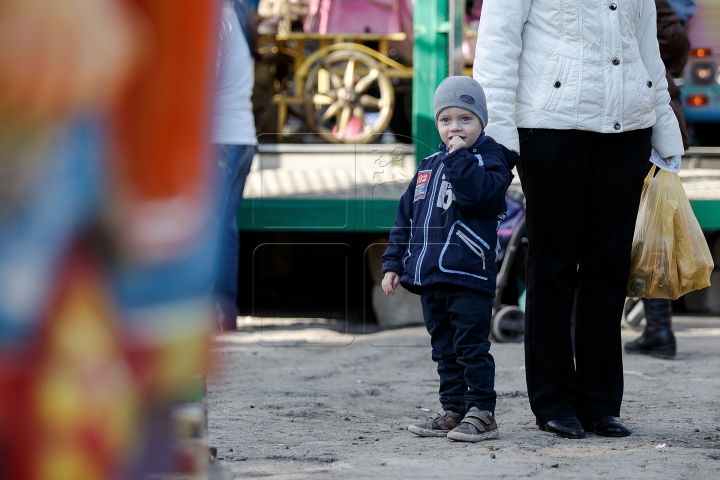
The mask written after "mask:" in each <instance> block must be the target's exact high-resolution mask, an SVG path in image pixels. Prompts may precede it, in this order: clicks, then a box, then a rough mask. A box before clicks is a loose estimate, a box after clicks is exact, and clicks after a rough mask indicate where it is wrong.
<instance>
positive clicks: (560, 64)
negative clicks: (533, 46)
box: [535, 55, 573, 113]
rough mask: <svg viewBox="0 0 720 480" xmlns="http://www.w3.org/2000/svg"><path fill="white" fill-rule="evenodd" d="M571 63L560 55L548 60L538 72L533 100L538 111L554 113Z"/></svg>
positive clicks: (564, 86) (565, 83) (563, 89)
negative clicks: (536, 103)
mask: <svg viewBox="0 0 720 480" xmlns="http://www.w3.org/2000/svg"><path fill="white" fill-rule="evenodd" d="M572 64H573V61H572V59H570V58H567V57H563V56H560V55H557V56H554V57H552V58H549V59H548V61H547V62H546V63H545V65H544V66H543V68H542V70H541V71H540V76H539V77H538V83H537V88H536V92H535V98H537V99H538V101H539V105H538V106H539V107H540V109H542V110H544V111H546V112H550V113H555V111H556V110H557V109H558V105H560V100H561V98H562V95H563V92H564V91H565V88H566V86H567V82H568V78H569V76H570V69H571V67H572Z"/></svg>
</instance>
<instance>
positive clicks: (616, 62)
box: [612, 58, 620, 65]
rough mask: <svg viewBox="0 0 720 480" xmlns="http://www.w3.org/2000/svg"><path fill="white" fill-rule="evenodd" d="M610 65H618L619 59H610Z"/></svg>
mask: <svg viewBox="0 0 720 480" xmlns="http://www.w3.org/2000/svg"><path fill="white" fill-rule="evenodd" d="M612 64H613V65H620V59H619V58H613V59H612Z"/></svg>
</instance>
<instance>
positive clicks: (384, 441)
mask: <svg viewBox="0 0 720 480" xmlns="http://www.w3.org/2000/svg"><path fill="white" fill-rule="evenodd" d="M302 321H303V320H297V319H295V320H284V321H275V322H270V321H268V320H265V321H264V322H263V323H264V324H263V325H260V322H259V321H257V320H255V324H254V323H253V321H252V320H251V319H248V323H247V324H242V323H241V326H245V327H246V328H245V329H244V331H239V332H237V333H231V334H222V335H218V336H217V337H215V340H214V350H215V353H216V355H217V368H216V370H215V372H214V373H213V374H212V375H211V376H210V377H209V378H208V396H207V400H208V416H209V441H210V444H211V445H212V446H215V447H217V449H218V457H219V460H218V461H219V465H217V466H216V468H218V469H220V470H222V471H224V472H225V473H226V476H227V477H228V478H229V477H233V476H234V478H259V477H270V478H279V479H280V478H282V479H294V478H310V477H312V478H367V477H374V478H474V477H488V478H498V477H505V478H519V477H546V478H613V479H615V478H653V479H655V478H708V479H710V478H720V408H719V407H720V350H719V349H718V346H720V317H696V316H678V317H675V319H674V322H675V327H676V335H677V337H678V356H677V358H676V359H675V360H661V359H657V358H652V357H646V356H639V355H626V356H625V359H624V363H625V396H624V403H623V410H622V417H623V419H624V421H625V422H626V424H627V425H628V426H629V427H630V428H631V429H632V432H633V433H632V435H631V436H629V437H625V438H617V439H610V438H603V437H597V436H595V435H593V434H588V435H587V437H586V438H585V439H583V440H567V439H561V438H559V437H557V436H555V435H552V434H549V433H545V432H541V431H539V430H538V429H537V427H536V426H535V419H534V417H533V415H532V413H531V411H530V408H529V405H528V400H527V389H526V386H525V371H524V366H523V363H524V358H523V355H524V354H523V346H522V344H501V343H494V344H493V346H492V349H491V353H492V354H493V355H494V357H495V361H496V366H497V369H496V381H495V386H496V390H497V392H498V397H499V398H498V402H497V409H496V416H497V421H498V425H499V428H500V438H498V439H495V440H489V441H484V442H479V443H476V444H469V443H455V442H452V441H449V440H447V439H443V438H420V437H417V436H415V435H413V434H412V433H410V432H408V431H407V426H408V425H409V424H410V423H413V422H414V421H416V420H418V419H423V418H425V417H427V416H429V415H430V412H429V411H427V410H431V411H432V412H434V411H435V410H436V409H437V408H438V406H439V405H438V403H437V402H438V400H437V387H438V376H437V373H436V371H435V364H434V363H433V362H432V360H431V358H430V347H429V337H428V335H427V332H426V331H425V329H424V328H422V327H418V328H405V329H399V330H393V331H385V332H377V331H375V332H369V331H363V326H357V327H355V330H357V331H356V332H352V331H348V327H347V326H346V325H344V324H342V323H339V324H330V323H325V324H323V323H308V324H303V323H301V322H302ZM269 323H272V324H273V325H269ZM637 335H638V333H637V332H633V331H630V330H624V331H623V341H628V340H632V339H634V338H635V337H636V336H637ZM230 472H231V473H232V474H230Z"/></svg>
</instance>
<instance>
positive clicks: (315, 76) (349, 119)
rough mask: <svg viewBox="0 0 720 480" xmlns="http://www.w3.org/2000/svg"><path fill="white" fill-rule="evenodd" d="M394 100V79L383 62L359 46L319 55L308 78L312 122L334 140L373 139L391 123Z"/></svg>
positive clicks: (307, 110) (308, 115)
mask: <svg viewBox="0 0 720 480" xmlns="http://www.w3.org/2000/svg"><path fill="white" fill-rule="evenodd" d="M394 104H395V93H394V91H393V86H392V82H391V81H390V79H389V78H388V77H387V75H385V73H384V70H383V68H382V66H381V65H380V63H379V62H378V61H377V60H375V59H374V58H372V57H371V56H370V55H368V54H366V53H363V52H359V51H356V50H350V49H348V50H337V51H334V52H331V53H330V54H328V55H326V56H324V57H322V58H320V59H318V61H317V62H316V63H315V65H314V66H313V68H312V70H310V74H309V75H308V77H307V80H306V82H305V107H306V109H305V111H306V113H307V120H308V123H309V124H310V126H311V127H312V128H313V129H314V130H315V131H316V132H318V133H319V134H320V136H321V137H322V138H323V139H324V140H325V141H327V142H331V143H365V142H368V141H371V140H373V139H374V138H376V137H377V136H379V135H381V134H382V133H383V132H384V131H385V129H386V128H387V126H388V124H389V123H390V119H391V117H392V112H393V108H394Z"/></svg>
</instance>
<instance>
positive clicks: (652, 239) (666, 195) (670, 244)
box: [627, 166, 714, 300]
mask: <svg viewBox="0 0 720 480" xmlns="http://www.w3.org/2000/svg"><path fill="white" fill-rule="evenodd" d="M655 168H656V167H655V166H653V167H652V169H651V170H650V173H648V176H647V178H645V186H644V187H643V192H642V198H641V200H640V210H639V211H638V218H637V223H636V224H635V235H634V237H633V246H632V261H631V266H630V278H629V279H628V288H627V290H628V293H627V294H628V297H644V298H669V299H672V300H675V299H677V298H679V297H681V296H682V295H685V294H686V293H688V292H692V291H693V290H700V289H701V288H705V287H708V286H710V273H711V272H712V270H713V267H714V265H713V261H712V256H711V255H710V249H709V248H708V246H707V242H706V241H705V237H704V236H703V233H702V230H700V225H699V224H698V221H697V219H696V218H695V215H694V214H693V211H692V207H690V202H689V201H688V199H687V196H686V195H685V190H684V189H683V186H682V183H681V182H680V178H679V177H678V175H677V174H676V173H671V172H666V171H664V170H662V171H660V173H659V174H658V175H654V173H655Z"/></svg>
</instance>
